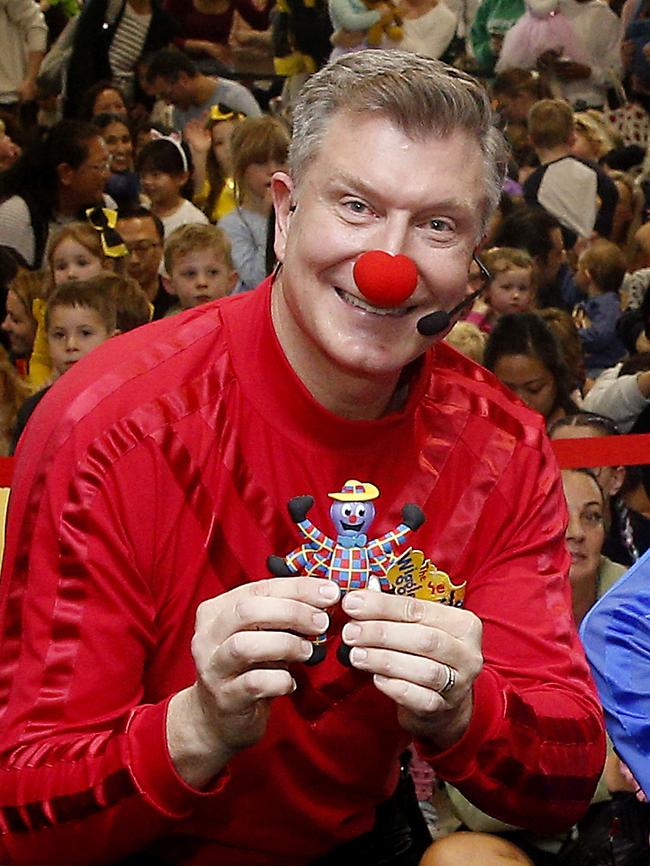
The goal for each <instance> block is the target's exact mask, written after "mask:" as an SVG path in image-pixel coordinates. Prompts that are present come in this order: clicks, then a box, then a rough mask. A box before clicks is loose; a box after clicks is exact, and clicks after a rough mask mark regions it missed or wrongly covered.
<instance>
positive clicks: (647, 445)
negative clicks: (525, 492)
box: [0, 433, 650, 487]
mask: <svg viewBox="0 0 650 866" xmlns="http://www.w3.org/2000/svg"><path fill="white" fill-rule="evenodd" d="M551 445H552V447H553V451H554V452H555V456H556V457H557V462H558V463H559V465H560V468H561V469H579V468H582V467H594V466H636V465H641V464H644V463H650V434H646V433H644V434H638V435H634V436H632V435H628V436H593V437H591V438H589V439H555V440H554V441H553V442H551ZM13 474H14V458H13V457H0V487H10V486H11V479H12V477H13Z"/></svg>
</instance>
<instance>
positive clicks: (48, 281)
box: [29, 208, 127, 388]
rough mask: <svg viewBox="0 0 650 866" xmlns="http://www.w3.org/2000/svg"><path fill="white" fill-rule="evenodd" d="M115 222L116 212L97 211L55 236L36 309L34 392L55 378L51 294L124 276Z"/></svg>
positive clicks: (32, 365) (123, 252)
mask: <svg viewBox="0 0 650 866" xmlns="http://www.w3.org/2000/svg"><path fill="white" fill-rule="evenodd" d="M116 220H117V214H116V213H115V212H114V211H109V210H107V209H103V208H95V209H93V210H92V211H91V212H90V213H89V216H88V222H75V223H68V224H67V225H64V226H62V227H61V228H60V229H59V230H58V231H57V232H56V234H54V235H53V236H52V240H51V242H50V244H49V248H48V251H47V264H48V269H47V273H46V274H45V276H44V281H43V282H44V285H43V299H41V300H38V301H36V302H35V303H34V306H33V314H34V317H35V319H36V320H37V323H38V325H37V331H36V338H35V340H34V349H33V353H32V356H31V359H30V362H29V374H30V382H31V384H32V385H33V386H34V387H35V388H42V387H44V386H45V385H46V384H47V383H48V382H49V380H50V378H51V376H52V366H51V363H50V353H49V351H48V348H47V334H46V330H45V308H46V305H47V303H46V300H45V299H46V298H47V296H48V295H49V294H50V292H51V291H52V290H53V289H55V288H56V287H57V286H60V285H61V284H62V283H65V282H69V281H70V280H87V279H90V278H91V277H96V276H97V275H98V274H100V273H102V272H103V271H114V272H115V273H123V272H124V268H125V263H126V253H127V250H126V247H125V246H124V244H123V242H122V239H121V238H120V237H119V235H117V233H115V232H114V230H113V229H112V226H114V225H115V222H116Z"/></svg>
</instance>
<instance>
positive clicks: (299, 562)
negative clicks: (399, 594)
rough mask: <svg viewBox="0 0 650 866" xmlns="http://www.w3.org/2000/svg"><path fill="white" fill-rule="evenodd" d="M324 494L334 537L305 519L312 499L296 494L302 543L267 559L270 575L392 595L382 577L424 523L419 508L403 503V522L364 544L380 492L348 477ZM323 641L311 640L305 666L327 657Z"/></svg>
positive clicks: (344, 653) (294, 511)
mask: <svg viewBox="0 0 650 866" xmlns="http://www.w3.org/2000/svg"><path fill="white" fill-rule="evenodd" d="M327 495H328V496H329V497H330V499H333V500H334V502H333V503H332V506H331V507H330V517H331V518H332V522H333V524H334V526H335V528H336V537H335V538H331V537H330V536H328V535H326V534H325V533H324V532H322V531H321V530H320V529H319V528H318V527H317V526H315V525H314V524H313V523H312V522H311V520H310V519H309V518H308V517H307V512H308V511H309V509H310V508H311V507H312V505H313V504H314V498H313V496H295V497H294V498H293V499H290V500H289V505H288V507H289V514H290V515H291V519H292V520H293V521H294V523H296V524H297V526H298V529H299V530H300V533H301V534H302V536H303V537H304V538H305V543H304V544H302V545H301V546H300V547H297V548H296V549H295V550H293V551H291V553H289V554H288V555H287V556H286V557H284V559H283V558H282V557H280V556H270V557H269V559H268V566H269V570H270V571H271V573H272V574H275V575H278V576H284V577H286V576H289V575H296V574H306V575H309V576H312V577H322V578H325V579H327V580H333V581H334V582H335V583H336V584H338V586H339V587H340V588H341V595H342V596H343V595H345V593H346V592H348V591H349V590H351V589H375V590H377V591H383V592H392V586H391V584H390V582H389V581H388V578H387V577H386V575H387V573H388V570H389V568H390V566H391V565H392V564H393V562H394V561H395V559H396V558H397V549H398V548H399V547H400V546H401V545H402V544H403V543H404V540H405V539H406V538H407V536H408V535H409V534H410V533H411V532H413V531H414V530H416V529H418V528H419V527H420V526H421V525H422V524H423V523H424V520H425V517H424V514H423V512H422V510H421V509H420V508H419V507H418V506H417V505H413V504H407V505H404V507H403V508H402V522H401V523H400V524H399V525H398V526H397V528H396V529H391V530H390V531H389V532H387V533H385V534H384V535H382V536H380V537H379V538H374V539H372V540H370V541H368V530H369V529H370V526H371V524H372V522H373V520H374V518H375V506H374V504H373V501H374V500H375V499H377V498H378V497H379V490H378V488H377V487H375V485H374V484H371V483H370V482H367V481H357V480H356V479H351V480H350V481H346V482H345V484H344V485H343V487H342V488H341V490H339V491H337V492H336V493H328V494H327ZM326 640H327V635H326V634H323V635H320V636H319V637H318V638H317V639H316V640H315V641H314V652H313V654H312V656H311V658H310V660H309V664H316V663H317V662H319V661H322V660H323V659H324V658H325V653H326ZM348 656H349V648H348V647H347V646H346V645H345V644H341V646H340V647H339V650H338V657H339V659H340V660H341V661H343V662H347V659H348Z"/></svg>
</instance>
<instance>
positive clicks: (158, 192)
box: [136, 133, 208, 237]
mask: <svg viewBox="0 0 650 866" xmlns="http://www.w3.org/2000/svg"><path fill="white" fill-rule="evenodd" d="M136 171H137V172H138V176H139V178H140V187H141V189H142V192H143V193H144V194H145V195H146V196H147V197H148V198H149V200H150V202H151V210H152V211H153V213H155V214H156V216H157V217H159V218H160V220H161V221H162V224H163V226H164V227H165V237H169V235H170V234H171V233H172V232H173V231H174V229H177V228H178V227H179V226H182V225H185V224H186V223H207V222H208V218H207V217H206V215H205V214H204V213H203V212H202V211H200V210H199V209H198V208H197V207H196V206H195V205H193V204H192V202H191V201H188V197H189V198H191V196H192V187H191V183H190V177H191V173H192V171H191V164H190V157H189V150H186V148H185V147H184V146H183V144H182V142H181V141H180V139H179V138H177V137H176V135H175V134H174V133H172V135H170V136H160V135H159V134H158V136H155V137H154V140H153V141H150V142H149V144H145V146H144V147H143V148H142V150H141V151H140V153H139V154H138V156H137V159H136Z"/></svg>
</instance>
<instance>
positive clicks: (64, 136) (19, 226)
mask: <svg viewBox="0 0 650 866" xmlns="http://www.w3.org/2000/svg"><path fill="white" fill-rule="evenodd" d="M109 174H110V168H109V165H108V150H107V148H106V145H105V144H104V140H103V138H102V136H101V134H100V132H99V130H98V129H97V127H96V126H93V125H92V124H90V123H84V122H82V121H74V120H62V121H61V122H60V123H57V124H56V125H55V126H53V127H52V128H51V129H50V130H49V131H48V132H46V133H45V135H44V136H43V137H42V139H41V140H40V141H38V142H36V144H34V145H33V146H32V147H30V148H27V149H26V150H25V151H24V152H23V154H22V156H21V157H20V159H19V160H18V161H17V162H16V163H15V164H14V165H13V166H12V167H11V168H10V169H9V171H7V172H5V173H4V174H2V175H0V199H1V200H2V204H0V244H4V245H5V246H8V247H12V248H13V249H14V250H16V251H17V252H18V253H19V254H20V255H21V256H22V257H23V259H24V260H25V261H26V262H27V264H28V265H29V267H32V268H39V267H40V266H41V264H42V262H43V256H44V254H45V250H46V247H47V239H48V236H49V233H50V230H51V228H52V226H55V225H56V224H57V223H58V224H64V223H66V222H71V221H72V220H74V219H78V218H80V217H83V213H84V211H85V210H86V208H89V207H93V206H94V205H102V204H104V185H105V183H106V180H107V179H108V176H109Z"/></svg>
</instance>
